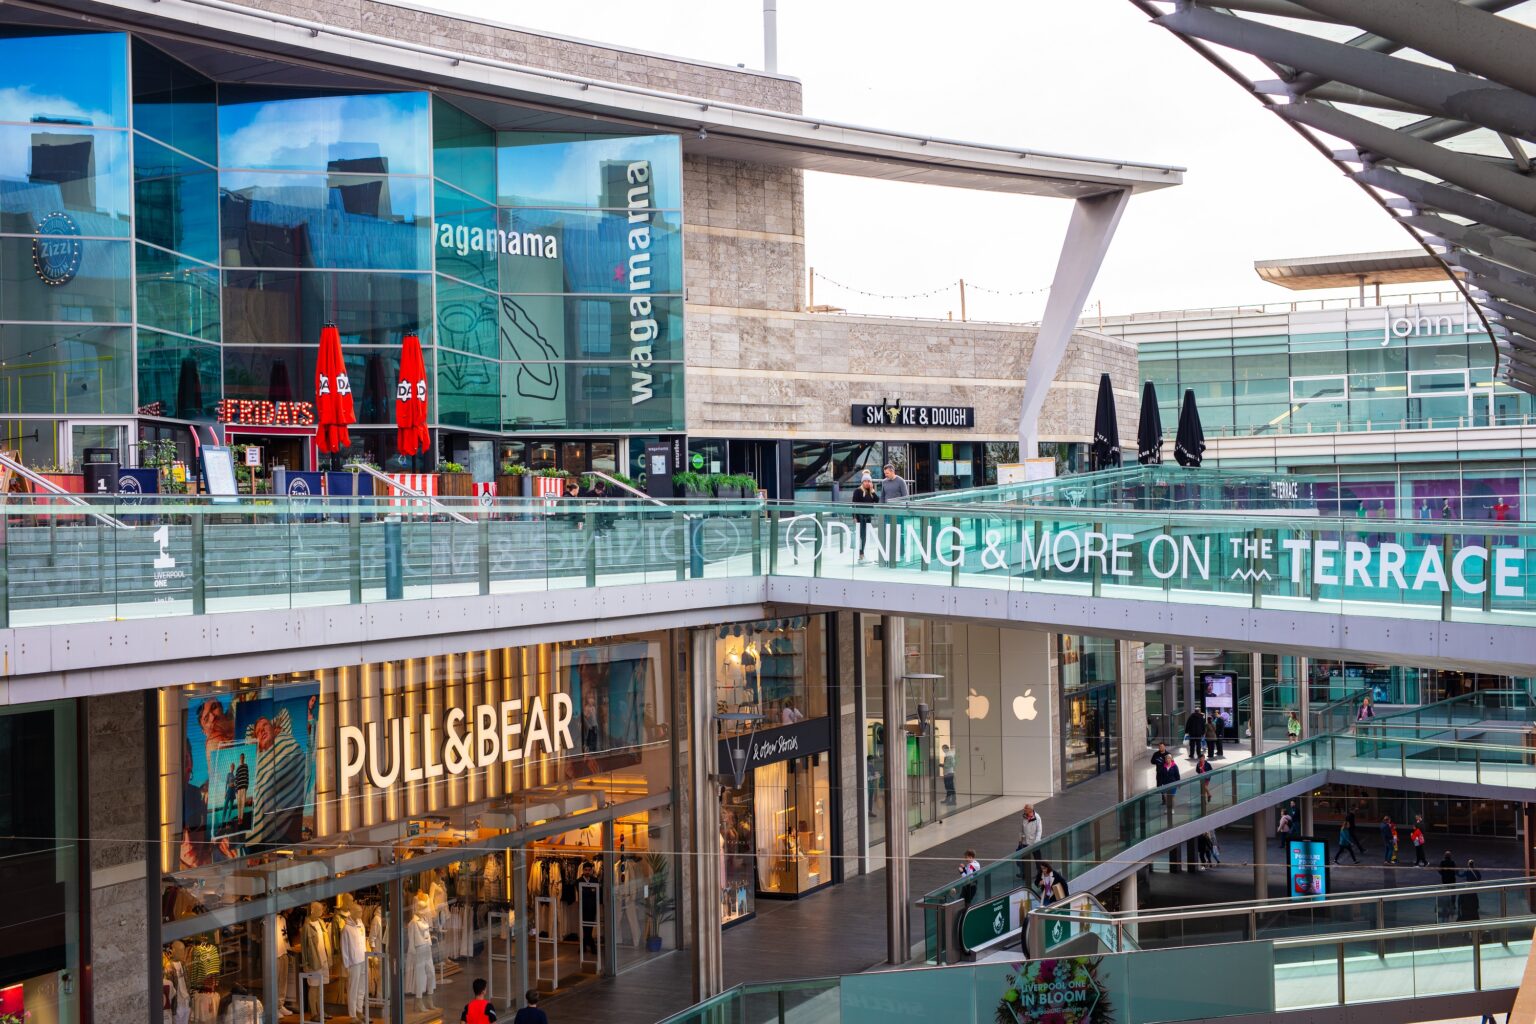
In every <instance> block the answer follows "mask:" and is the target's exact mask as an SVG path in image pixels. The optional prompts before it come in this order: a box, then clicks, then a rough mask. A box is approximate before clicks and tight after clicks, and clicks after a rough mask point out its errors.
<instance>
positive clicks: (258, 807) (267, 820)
mask: <svg viewBox="0 0 1536 1024" xmlns="http://www.w3.org/2000/svg"><path fill="white" fill-rule="evenodd" d="M319 694H320V686H319V683H318V682H305V683H295V684H291V685H285V686H278V687H267V688H262V689H258V690H252V691H249V692H247V693H240V694H210V695H208V696H202V697H195V698H193V700H192V702H191V703H190V705H189V706H188V707H187V713H186V716H185V722H186V725H185V729H184V731H183V744H182V778H183V780H184V781H183V789H182V799H181V820H182V841H181V853H180V861H181V866H182V867H200V866H202V865H205V864H211V863H213V862H214V861H218V860H225V859H228V858H231V857H241V856H247V855H250V854H254V853H260V852H262V851H263V850H268V849H273V848H277V847H282V846H288V845H291V844H294V843H299V842H302V841H304V839H305V838H306V837H308V836H309V835H312V834H313V832H314V824H315V766H314V762H315V758H314V746H315V743H314V733H315V712H316V708H317V706H318V704H319Z"/></svg>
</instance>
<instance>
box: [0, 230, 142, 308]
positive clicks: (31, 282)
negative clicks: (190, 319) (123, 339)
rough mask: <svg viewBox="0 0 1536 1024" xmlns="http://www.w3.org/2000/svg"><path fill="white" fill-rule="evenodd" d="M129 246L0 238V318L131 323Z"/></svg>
mask: <svg viewBox="0 0 1536 1024" xmlns="http://www.w3.org/2000/svg"><path fill="white" fill-rule="evenodd" d="M132 244H133V243H132V242H129V241H126V240H125V241H121V242H106V241H101V240H98V239H84V240H74V239H69V238H61V237H44V238H15V237H6V238H0V320H29V321H45V322H46V321H55V320H67V321H74V322H95V323H127V322H129V321H130V320H132V319H133V274H132V272H131V268H130V266H129V260H130V258H131V253H130V248H129V247H130V246H131V245H132Z"/></svg>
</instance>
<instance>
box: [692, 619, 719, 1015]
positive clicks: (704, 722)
mask: <svg viewBox="0 0 1536 1024" xmlns="http://www.w3.org/2000/svg"><path fill="white" fill-rule="evenodd" d="M714 656H715V635H714V633H713V632H711V631H710V630H705V629H696V630H693V632H692V633H691V634H690V636H689V647H688V697H689V700H688V753H689V758H688V773H689V781H690V783H691V785H690V787H689V788H690V789H691V790H692V792H693V802H692V803H691V804H690V805H689V819H688V824H689V831H690V832H691V833H692V835H693V848H694V850H695V851H696V852H697V855H696V856H695V857H694V858H693V862H694V869H693V872H692V874H691V875H690V876H689V879H688V882H689V889H690V890H691V892H690V895H691V897H692V901H691V903H690V906H689V932H690V934H689V940H690V944H691V945H692V947H693V998H694V1000H695V1001H702V1000H705V999H709V998H710V997H712V996H716V995H719V994H720V992H721V991H722V990H723V989H724V988H725V964H724V962H723V961H722V959H721V945H720V783H719V781H718V780H717V778H716V774H715V773H716V771H717V770H718V768H717V766H716V764H715V760H716V745H715V743H716V741H715V715H714V711H715V680H714V671H713V667H714Z"/></svg>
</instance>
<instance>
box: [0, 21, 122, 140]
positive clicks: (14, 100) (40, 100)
mask: <svg viewBox="0 0 1536 1024" xmlns="http://www.w3.org/2000/svg"><path fill="white" fill-rule="evenodd" d="M0 119H3V120H6V121H20V122H23V123H31V124H64V125H80V126H91V127H96V128H102V127H108V126H112V127H118V128H126V127H127V126H128V37H127V36H125V35H120V34H117V33H99V32H78V33H76V32H70V33H62V32H61V33H57V34H54V33H39V34H36V35H14V36H4V37H0Z"/></svg>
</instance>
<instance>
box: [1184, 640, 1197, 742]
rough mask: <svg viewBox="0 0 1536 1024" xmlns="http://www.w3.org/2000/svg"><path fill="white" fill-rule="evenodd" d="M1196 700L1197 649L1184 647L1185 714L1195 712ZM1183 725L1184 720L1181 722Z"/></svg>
mask: <svg viewBox="0 0 1536 1024" xmlns="http://www.w3.org/2000/svg"><path fill="white" fill-rule="evenodd" d="M1195 706H1196V702H1195V649H1194V648H1193V647H1187V646H1186V647H1185V648H1184V714H1185V716H1188V715H1191V714H1193V713H1194V710H1195ZM1180 724H1181V725H1182V724H1183V723H1182V721H1181V722H1180Z"/></svg>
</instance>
